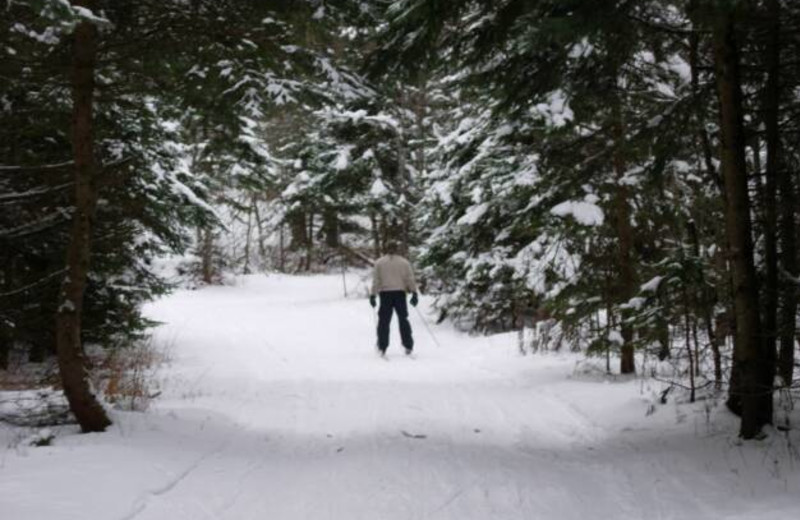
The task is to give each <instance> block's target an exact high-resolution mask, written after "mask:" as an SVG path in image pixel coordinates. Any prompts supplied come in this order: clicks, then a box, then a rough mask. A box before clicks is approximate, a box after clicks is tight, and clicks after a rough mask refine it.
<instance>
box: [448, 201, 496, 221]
mask: <svg viewBox="0 0 800 520" xmlns="http://www.w3.org/2000/svg"><path fill="white" fill-rule="evenodd" d="M487 211H489V203H488V202H482V203H480V204H476V205H474V206H470V207H469V208H467V211H465V212H464V215H463V216H462V217H461V218H459V219H458V221H457V222H456V223H457V224H459V225H462V226H472V225H474V224H477V223H478V222H480V220H481V219H482V218H483V216H484V215H485V214H486V212H487Z"/></svg>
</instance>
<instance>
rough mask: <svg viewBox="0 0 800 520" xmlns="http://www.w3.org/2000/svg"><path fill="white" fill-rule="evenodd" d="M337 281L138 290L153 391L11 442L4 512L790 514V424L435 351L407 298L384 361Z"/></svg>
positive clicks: (92, 515) (282, 279) (489, 340)
mask: <svg viewBox="0 0 800 520" xmlns="http://www.w3.org/2000/svg"><path fill="white" fill-rule="evenodd" d="M348 285H349V287H348V289H349V294H350V297H349V298H345V297H344V296H343V288H342V278H341V277H340V276H314V277H288V276H269V277H266V276H263V275H261V276H250V277H246V278H241V279H239V280H238V283H237V285H236V286H232V287H214V288H206V289H202V290H199V291H181V292H178V293H176V294H174V295H172V296H170V297H168V298H165V299H163V300H161V301H159V302H157V303H155V304H153V305H151V306H150V307H149V308H148V309H147V314H148V315H149V316H150V317H152V318H155V319H158V320H160V321H162V322H164V323H165V325H163V326H162V327H160V328H159V329H158V330H157V333H156V338H157V341H158V342H159V343H160V344H162V345H168V346H169V348H170V350H171V359H172V361H171V363H170V365H169V366H168V367H166V368H165V369H164V371H163V372H162V375H163V377H164V383H163V388H164V394H163V395H162V397H161V398H159V400H158V401H157V402H156V403H155V405H154V406H153V407H152V408H151V410H150V411H149V412H148V413H122V412H114V413H113V419H114V426H113V427H112V428H111V429H110V430H109V431H108V432H107V433H105V434H93V435H75V434H73V432H74V429H73V428H71V427H70V428H64V429H62V430H60V431H58V432H57V433H58V434H57V437H56V440H55V443H54V445H52V446H45V447H38V448H33V447H25V446H24V444H23V443H15V442H12V441H11V440H9V439H6V441H5V444H7V447H5V448H4V449H3V451H2V453H0V516H1V517H2V518H3V519H4V520H71V519H76V520H77V519H80V520H95V519H97V520H100V519H103V520H122V519H137V520H154V519H160V520H179V519H191V520H200V519H231V520H247V519H254V520H256V519H257V520H290V519H314V520H318V519H341V520H355V519H362V518H363V519H370V520H390V519H402V520H412V519H450V518H452V519H459V520H464V519H525V520H530V519H551V518H552V519H581V520H588V519H594V518H603V519H643V518H648V519H649V518H659V519H661V518H677V519H682V520H694V519H720V518H736V519H746V518H758V519H760V520H768V519H773V518H774V519H781V520H785V519H788V518H798V517H800V467H798V464H800V461H798V460H797V459H796V458H793V456H792V455H789V454H787V453H786V450H787V447H786V446H787V445H786V442H785V440H784V438H783V437H782V434H775V435H774V436H772V437H771V438H770V439H768V440H766V441H761V442H756V443H747V444H744V445H742V444H741V443H739V442H737V440H736V437H735V432H736V425H735V421H734V420H733V418H731V417H730V416H729V415H728V414H727V413H726V412H725V411H724V410H722V409H720V408H713V409H711V408H707V406H704V405H702V404H699V405H693V406H688V405H681V406H678V405H675V404H673V403H671V402H670V403H669V404H667V405H656V406H655V408H653V403H654V402H655V399H654V395H655V394H656V392H657V391H658V390H659V389H660V387H659V386H658V384H657V383H650V382H647V381H644V380H641V379H630V380H623V381H613V380H605V379H604V378H603V377H600V376H597V375H592V374H591V373H586V372H584V371H582V370H576V367H578V366H580V365H579V364H578V360H579V359H580V358H579V357H577V356H576V355H571V354H570V355H566V354H564V355H535V356H527V357H522V356H521V355H520V354H519V352H518V350H517V347H516V339H515V336H513V335H498V336H493V337H471V336H467V335H464V334H461V333H459V332H457V331H455V330H453V329H452V328H451V327H449V326H448V325H439V326H435V325H431V327H432V329H433V331H434V334H435V336H436V338H437V339H438V345H437V342H435V341H434V339H433V336H432V335H431V334H430V333H429V332H428V331H427V329H426V327H425V326H424V324H423V322H422V321H421V318H420V316H419V315H418V314H416V312H414V311H412V316H411V321H412V326H413V327H414V333H415V337H416V341H417V352H418V358H417V359H416V360H412V359H407V358H405V357H404V356H403V355H402V354H401V349H400V348H399V346H398V344H397V332H396V330H393V332H392V333H393V337H392V346H391V347H390V349H389V358H390V359H389V361H388V362H385V361H382V360H380V359H379V358H377V356H376V355H375V353H374V351H373V348H372V346H373V344H374V337H373V335H374V321H373V320H374V316H373V315H372V313H371V312H370V307H369V306H368V304H367V302H366V300H365V298H364V297H363V294H364V288H363V283H362V282H360V280H359V277H358V276H356V275H352V276H350V277H349V278H348ZM428 303H429V302H428V301H427V300H425V299H423V302H422V304H421V306H422V307H424V306H425V305H426V304H428ZM429 321H430V320H429ZM395 325H396V324H394V323H393V329H395ZM648 411H650V412H651V413H648ZM8 435H10V434H9V433H8V431H6V436H7V437H8ZM795 440H797V439H795Z"/></svg>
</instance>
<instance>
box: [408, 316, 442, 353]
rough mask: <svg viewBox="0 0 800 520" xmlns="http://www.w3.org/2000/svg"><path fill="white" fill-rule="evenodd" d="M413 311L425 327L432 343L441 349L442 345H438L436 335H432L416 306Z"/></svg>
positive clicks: (429, 327)
mask: <svg viewBox="0 0 800 520" xmlns="http://www.w3.org/2000/svg"><path fill="white" fill-rule="evenodd" d="M414 310H415V311H417V315H418V316H419V319H420V320H422V324H423V325H425V330H427V331H428V334H429V335H430V337H431V339H432V340H433V342H434V343H435V344H436V346H437V347H439V348H441V347H442V345H441V344H440V343H439V340H438V339H436V335H435V334H434V333H433V330H431V326H430V325H428V320H426V319H425V316H423V315H422V313H421V312H420V310H419V309H418V308H417V307H416V306H415V307H414Z"/></svg>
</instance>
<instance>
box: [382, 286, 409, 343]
mask: <svg viewBox="0 0 800 520" xmlns="http://www.w3.org/2000/svg"><path fill="white" fill-rule="evenodd" d="M380 297H381V306H380V307H379V308H378V348H379V349H381V350H386V348H387V347H388V346H389V324H390V323H391V322H392V312H395V311H396V312H397V319H398V320H400V339H401V340H402V342H403V346H404V347H405V348H406V349H407V350H411V349H413V348H414V338H413V337H412V336H411V324H410V323H409V322H408V306H407V305H406V292H405V291H381V293H380Z"/></svg>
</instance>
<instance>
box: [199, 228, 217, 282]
mask: <svg viewBox="0 0 800 520" xmlns="http://www.w3.org/2000/svg"><path fill="white" fill-rule="evenodd" d="M200 239H201V241H200V265H201V270H202V273H201V275H202V278H203V283H205V284H208V285H211V284H213V283H214V274H215V273H214V236H213V233H212V232H211V228H209V227H204V228H201V229H200Z"/></svg>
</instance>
